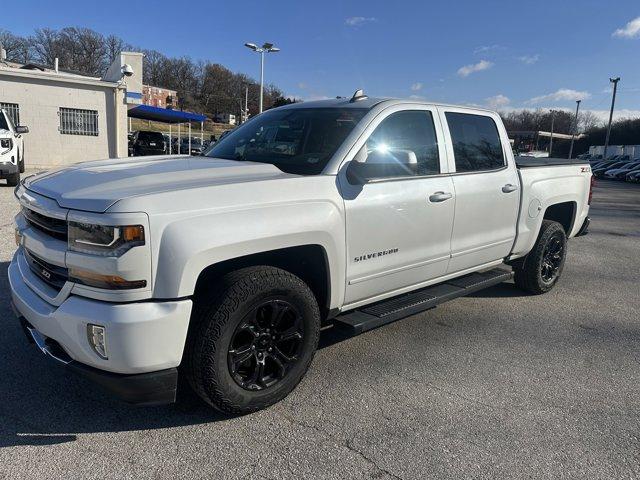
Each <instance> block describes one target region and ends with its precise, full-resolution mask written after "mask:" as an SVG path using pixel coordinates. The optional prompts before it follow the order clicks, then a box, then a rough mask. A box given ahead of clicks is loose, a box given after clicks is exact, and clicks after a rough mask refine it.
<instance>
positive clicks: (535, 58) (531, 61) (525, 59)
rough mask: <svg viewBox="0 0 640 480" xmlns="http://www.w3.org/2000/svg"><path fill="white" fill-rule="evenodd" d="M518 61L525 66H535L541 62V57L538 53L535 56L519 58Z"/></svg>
mask: <svg viewBox="0 0 640 480" xmlns="http://www.w3.org/2000/svg"><path fill="white" fill-rule="evenodd" d="M518 60H520V61H521V62H522V63H524V64H525V65H533V64H534V63H537V61H538V60H540V55H538V54H537V53H536V54H535V55H523V56H521V57H518Z"/></svg>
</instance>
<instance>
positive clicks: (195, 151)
mask: <svg viewBox="0 0 640 480" xmlns="http://www.w3.org/2000/svg"><path fill="white" fill-rule="evenodd" d="M189 147H191V150H189ZM202 150H203V146H202V142H201V141H200V138H199V137H191V145H189V138H183V139H182V141H181V142H180V153H182V154H187V155H189V154H190V155H202Z"/></svg>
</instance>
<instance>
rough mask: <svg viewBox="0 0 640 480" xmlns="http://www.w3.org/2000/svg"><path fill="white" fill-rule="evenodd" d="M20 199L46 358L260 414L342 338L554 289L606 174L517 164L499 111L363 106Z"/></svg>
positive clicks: (59, 176)
mask: <svg viewBox="0 0 640 480" xmlns="http://www.w3.org/2000/svg"><path fill="white" fill-rule="evenodd" d="M15 194H16V197H17V199H18V201H19V202H20V204H21V206H22V209H21V212H20V213H19V214H18V215H17V216H16V219H15V221H16V242H17V244H18V246H19V247H18V250H17V252H16V254H15V256H14V258H13V261H12V262H11V265H10V267H9V280H10V284H11V295H12V300H13V304H14V306H15V311H16V313H17V315H18V317H19V318H20V319H21V323H22V325H23V326H24V328H25V331H26V333H28V336H29V337H30V338H32V339H33V340H34V341H35V342H36V343H37V345H38V347H39V348H40V349H41V350H42V351H43V352H44V353H45V354H47V355H48V356H50V357H53V358H55V359H56V360H58V361H59V362H62V363H64V364H66V365H67V366H68V367H69V368H72V369H75V370H77V371H78V372H80V373H83V374H84V375H86V376H88V377H90V378H92V379H93V380H95V381H96V382H98V383H100V384H101V385H102V386H104V387H106V388H108V389H109V390H111V391H112V392H113V393H115V394H116V395H118V396H119V397H120V398H122V399H124V400H126V401H128V402H132V403H138V404H158V403H168V402H172V401H174V400H175V398H176V390H177V384H178V376H179V375H180V376H184V378H185V379H186V380H187V382H185V384H187V385H190V386H191V388H192V389H193V390H194V391H195V392H196V393H197V394H198V395H199V396H200V397H202V399H204V400H205V401H206V402H207V403H209V404H210V405H212V406H213V407H215V408H217V409H219V410H222V411H224V412H227V413H243V412H250V411H255V410H258V409H261V408H264V407H266V406H268V405H271V404H273V403H275V402H277V401H279V400H280V399H282V398H284V397H285V396H286V395H287V394H288V393H289V392H291V391H292V390H293V388H294V387H295V386H296V384H297V383H298V382H299V381H300V380H301V379H302V377H303V375H304V374H305V372H306V370H307V368H308V367H309V365H310V363H311V360H312V358H313V356H314V352H315V349H316V346H317V344H318V337H319V334H320V329H321V328H322V327H324V326H327V325H333V327H341V328H348V329H350V330H351V331H353V332H355V333H359V332H363V331H365V330H368V329H371V328H374V327H378V326H380V325H383V324H385V323H388V322H391V321H394V320H398V319H399V318H402V317H405V316H407V315H412V314H415V313H417V312H420V311H424V310H426V309H428V308H432V307H433V306H434V305H436V304H439V303H442V302H444V301H447V300H451V299H453V298H455V297H459V296H462V295H466V294H468V293H470V292H473V291H476V290H478V289H480V288H484V287H488V286H491V285H494V284H496V283H498V282H502V281H504V280H508V279H510V278H511V277H512V276H513V275H514V274H515V283H516V285H517V286H519V287H521V288H523V289H524V290H526V291H528V292H532V293H543V292H546V291H548V290H549V289H551V288H552V287H553V286H554V285H555V284H556V282H557V281H558V278H559V277H560V274H561V272H562V268H563V264H564V260H565V254H566V248H567V247H566V242H567V239H568V238H570V237H574V236H577V235H580V234H583V233H585V232H586V230H587V226H588V223H589V219H588V216H587V213H588V210H589V202H590V196H591V173H590V168H589V165H588V163H586V162H584V161H582V160H580V161H576V160H573V161H571V160H557V159H532V158H529V159H518V160H516V159H514V157H513V154H512V151H511V148H510V144H509V139H508V137H507V132H506V131H505V129H504V126H503V124H502V122H501V121H500V117H499V116H498V115H497V114H496V113H494V112H490V111H486V110H480V109H476V108H463V107H453V106H448V105H434V104H430V103H424V102H417V101H402V100H388V99H374V98H368V97H366V96H365V95H363V94H362V92H361V91H359V92H356V94H355V95H354V96H353V97H352V98H351V99H344V98H339V99H335V100H327V101H320V102H308V103H306V102H305V103H299V104H293V105H288V106H285V107H281V108H277V109H273V110H269V111H267V112H265V113H263V114H261V115H259V116H256V117H255V118H253V119H252V120H250V121H248V122H246V123H245V124H243V125H242V126H241V127H239V128H237V129H236V130H235V131H233V132H232V133H231V134H229V135H227V136H226V137H225V138H224V139H223V140H222V141H220V142H219V143H218V144H217V145H215V147H214V148H213V149H211V150H210V151H209V152H208V153H207V156H205V157H188V156H157V157H144V158H125V159H117V160H105V161H95V162H88V163H82V164H78V165H75V166H72V167H68V168H65V169H62V170H59V171H54V172H51V173H42V174H38V175H35V176H31V177H28V178H26V179H25V180H24V181H23V182H22V184H21V185H20V186H19V187H18V188H17V189H16V192H15ZM497 267H501V268H497Z"/></svg>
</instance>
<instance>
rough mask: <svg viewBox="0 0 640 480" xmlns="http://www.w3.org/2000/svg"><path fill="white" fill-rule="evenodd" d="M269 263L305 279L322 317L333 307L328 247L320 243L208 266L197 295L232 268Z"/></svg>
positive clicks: (233, 259) (271, 251) (195, 294)
mask: <svg viewBox="0 0 640 480" xmlns="http://www.w3.org/2000/svg"><path fill="white" fill-rule="evenodd" d="M258 265H265V266H270V267H276V268H280V269H282V270H286V271H288V272H290V273H292V274H294V275H296V276H297V277H299V278H300V279H302V281H304V282H305V283H306V284H307V285H308V286H309V288H310V289H311V291H312V292H313V294H314V296H315V297H316V300H317V302H318V306H319V307H320V313H321V316H322V318H326V317H327V315H328V314H329V311H330V309H331V307H330V305H331V294H332V291H331V273H330V266H329V257H328V255H327V251H326V249H325V248H324V247H323V246H322V245H319V244H306V245H297V246H291V247H285V248H278V249H275V250H268V251H263V252H258V253H252V254H248V255H243V256H239V257H234V258H229V259H227V260H223V261H220V262H217V263H214V264H212V265H208V266H207V267H205V268H204V269H203V270H202V271H201V272H200V274H199V275H198V278H197V280H196V285H195V289H194V298H195V299H196V301H197V298H199V297H201V296H204V295H206V294H207V292H208V291H209V289H210V288H211V287H212V286H213V285H215V282H216V280H217V279H219V278H220V277H222V276H223V275H225V274H227V273H230V272H232V271H235V270H238V269H241V268H245V267H250V266H258Z"/></svg>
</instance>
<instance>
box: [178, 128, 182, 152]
mask: <svg viewBox="0 0 640 480" xmlns="http://www.w3.org/2000/svg"><path fill="white" fill-rule="evenodd" d="M181 125H182V124H181V123H179V124H178V155H180V154H181V153H182V152H181V151H180V146H181V144H182V138H181V137H180V126H181Z"/></svg>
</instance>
